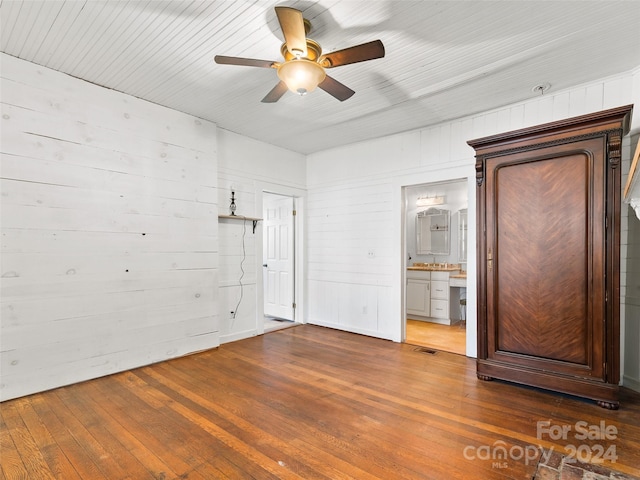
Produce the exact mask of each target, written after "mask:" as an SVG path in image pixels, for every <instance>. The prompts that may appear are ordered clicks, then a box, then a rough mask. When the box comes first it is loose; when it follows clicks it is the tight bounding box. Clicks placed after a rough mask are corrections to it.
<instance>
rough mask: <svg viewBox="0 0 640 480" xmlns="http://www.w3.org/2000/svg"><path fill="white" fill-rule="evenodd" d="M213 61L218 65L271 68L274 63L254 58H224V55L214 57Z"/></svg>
mask: <svg viewBox="0 0 640 480" xmlns="http://www.w3.org/2000/svg"><path fill="white" fill-rule="evenodd" d="M213 59H214V60H215V62H216V63H219V64H221V65H242V66H245V67H261V68H272V67H274V64H275V63H276V62H273V61H271V60H257V59H255V58H241V57H226V56H224V55H216V56H215V57H214V58H213ZM274 68H275V67H274Z"/></svg>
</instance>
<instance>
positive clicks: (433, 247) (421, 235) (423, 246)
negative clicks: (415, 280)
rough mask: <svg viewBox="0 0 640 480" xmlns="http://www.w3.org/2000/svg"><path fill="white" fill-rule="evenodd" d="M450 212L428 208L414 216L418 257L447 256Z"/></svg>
mask: <svg viewBox="0 0 640 480" xmlns="http://www.w3.org/2000/svg"><path fill="white" fill-rule="evenodd" d="M450 223H451V212H449V210H441V209H439V208H429V209H427V210H423V211H422V212H418V213H417V215H416V237H417V238H416V250H417V254H418V255H449V249H450V236H449V225H450Z"/></svg>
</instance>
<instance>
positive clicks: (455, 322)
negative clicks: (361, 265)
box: [404, 179, 468, 355]
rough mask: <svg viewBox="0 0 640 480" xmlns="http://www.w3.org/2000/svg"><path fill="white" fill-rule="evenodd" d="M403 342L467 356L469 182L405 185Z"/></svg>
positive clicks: (453, 181) (456, 181)
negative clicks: (404, 316) (404, 333)
mask: <svg viewBox="0 0 640 480" xmlns="http://www.w3.org/2000/svg"><path fill="white" fill-rule="evenodd" d="M404 193H405V202H406V203H405V205H406V210H405V212H406V218H405V222H404V224H405V236H404V237H405V242H406V245H405V252H406V253H407V255H406V285H405V311H406V318H405V321H406V324H405V332H406V335H405V342H406V343H410V344H413V345H418V346H421V347H427V348H432V349H435V350H443V351H448V352H453V353H458V354H461V355H465V354H466V333H467V332H466V299H467V291H466V284H467V279H466V272H467V248H468V236H467V209H468V186H467V180H466V179H463V180H452V181H446V182H437V183H425V184H420V185H411V186H407V187H405V190H404Z"/></svg>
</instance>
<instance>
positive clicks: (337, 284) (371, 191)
mask: <svg viewBox="0 0 640 480" xmlns="http://www.w3.org/2000/svg"><path fill="white" fill-rule="evenodd" d="M639 76H640V70H639V71H636V72H631V73H629V74H621V75H619V76H616V77H612V78H607V79H603V80H601V81H598V82H594V83H591V84H588V85H583V86H577V87H575V88H572V89H569V90H565V91H561V92H557V93H551V92H549V93H547V94H546V95H544V96H538V97H535V98H532V99H531V100H529V101H526V102H522V103H519V104H515V105H511V106H507V107H504V108H502V109H499V110H495V111H491V112H486V113H483V114H479V115H474V116H470V117H466V118H462V119H460V120H457V121H453V122H449V123H446V124H441V125H437V126H434V127H429V128H425V129H422V130H419V131H412V132H407V133H403V134H399V135H393V136H390V137H385V138H381V139H376V140H373V141H370V142H363V143H359V144H353V145H348V146H345V147H340V148H336V149H332V150H327V151H323V152H319V153H315V154H312V155H309V156H308V158H307V190H308V211H309V216H308V226H307V228H308V231H309V237H310V238H309V250H308V260H309V264H308V278H309V296H308V299H307V301H308V306H309V308H308V318H309V321H310V322H312V323H316V324H320V325H326V326H332V327H336V328H342V329H344V330H348V331H354V332H360V333H367V334H370V335H374V336H378V337H382V338H389V339H394V340H398V339H400V337H401V326H402V323H403V322H402V319H401V318H400V314H401V302H402V301H403V300H402V299H401V292H402V290H401V285H400V284H401V278H402V277H401V272H402V271H403V268H404V258H403V257H402V253H401V252H402V249H401V245H400V243H401V238H402V232H401V229H402V223H401V221H399V220H398V218H400V217H401V216H402V210H401V208H402V207H401V204H400V201H399V199H400V197H401V187H402V186H404V185H412V184H419V183H427V182H430V181H441V180H446V179H458V178H461V175H460V172H461V171H462V172H464V175H462V176H463V177H468V178H470V179H471V182H470V183H471V184H473V180H472V179H473V177H474V176H475V171H474V164H475V159H474V152H473V149H471V148H470V147H469V146H468V145H467V143H466V142H467V140H471V139H474V138H478V137H483V136H487V135H492V134H497V133H500V132H505V131H509V130H514V129H518V128H523V127H527V126H533V125H537V124H541V123H546V122H550V121H554V120H559V119H562V118H568V117H572V116H577V115H582V114H586V113H590V112H594V111H598V110H602V109H606V108H613V107H618V106H622V105H627V104H631V103H635V104H636V111H635V113H634V117H633V125H632V129H633V131H635V132H638V131H639V130H640V115H639V114H638V109H640V86H639V85H638V84H639V81H638V77H639ZM629 141H630V140H629V138H628V137H627V138H626V139H625V142H627V143H628V142H629ZM629 150H630V149H629V148H627V149H625V151H626V152H627V155H628V153H629ZM628 168H629V165H628V159H627V164H626V169H627V171H628ZM469 200H470V203H469V207H470V210H473V209H474V208H475V201H474V199H473V198H470V199H469ZM469 222H470V227H472V226H473V225H472V224H474V222H475V219H474V218H473V219H472V218H470V220H469ZM623 226H624V225H623ZM469 235H470V239H471V241H472V242H473V243H472V244H470V245H469V252H470V255H472V254H473V252H475V246H474V244H475V229H474V231H473V234H472V232H471V231H470V233H469ZM625 242H626V238H625V237H624V236H623V244H624V243H625ZM370 251H373V252H374V255H373V256H369V252H370ZM625 251H626V250H625V249H624V245H623V252H625ZM622 261H623V263H624V262H625V261H626V260H625V259H624V258H623V259H622ZM470 262H472V259H471V258H470ZM468 266H469V271H470V272H469V273H470V278H471V280H470V282H471V283H470V284H469V286H470V287H471V288H472V289H473V288H474V287H475V283H473V282H475V280H474V276H475V273H474V272H473V271H472V269H474V266H473V265H472V264H470V265H468ZM625 281H626V279H623V287H624V282H625ZM472 283H473V284H472ZM625 302H626V300H625V298H623V299H622V304H623V308H624V304H625ZM633 302H635V300H634V301H633ZM633 302H632V303H633ZM474 305H475V300H474V299H469V302H468V309H469V311H468V315H467V320H468V322H467V325H468V328H469V329H470V330H471V331H472V332H474V333H475V324H474V323H473V322H475V307H474ZM632 310H633V311H634V312H637V307H636V306H635V304H634V306H633V309H630V310H629V312H631V311H632ZM385 315H387V316H388V317H385ZM623 315H624V314H623ZM626 318H627V319H628V318H629V317H628V316H627V317H626ZM638 318H640V316H638V315H636V317H635V319H634V322H635V324H634V325H636V326H634V327H633V328H632V329H630V331H629V333H630V334H631V333H633V332H635V334H634V335H635V336H634V337H633V338H634V339H638V335H639V334H640V333H639V330H640V328H639V327H638V326H637V323H638V320H637V319H638ZM470 323H471V325H470ZM623 323H624V317H623ZM634 329H635V330H634ZM474 343H475V338H474V339H471V341H469V340H468V343H467V345H468V347H467V351H468V352H469V350H470V347H469V346H470V345H473V344H474ZM635 345H636V346H637V342H636V343H635ZM627 350H628V349H627ZM635 350H636V351H637V349H635ZM472 354H475V350H472ZM632 355H635V356H632ZM637 357H638V355H637V354H632V353H630V352H627V357H626V358H625V360H628V361H629V362H631V363H632V364H633V366H631V365H630V368H632V370H629V371H630V372H631V371H633V372H635V373H633V374H632V376H633V378H635V380H636V381H637V380H638V378H637V376H638V373H637V372H638V368H637V367H638V358H637Z"/></svg>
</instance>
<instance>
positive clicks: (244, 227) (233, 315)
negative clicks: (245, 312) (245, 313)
mask: <svg viewBox="0 0 640 480" xmlns="http://www.w3.org/2000/svg"><path fill="white" fill-rule="evenodd" d="M246 235H247V218H246V217H242V260H240V278H239V279H238V284H239V285H240V298H239V299H238V304H237V305H236V308H235V310H233V311H232V312H231V318H236V315H237V314H238V308H240V302H242V297H243V295H244V285H243V284H242V279H243V277H244V266H243V264H244V261H245V260H246V258H247V250H246V248H245V243H244V240H245V237H246Z"/></svg>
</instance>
